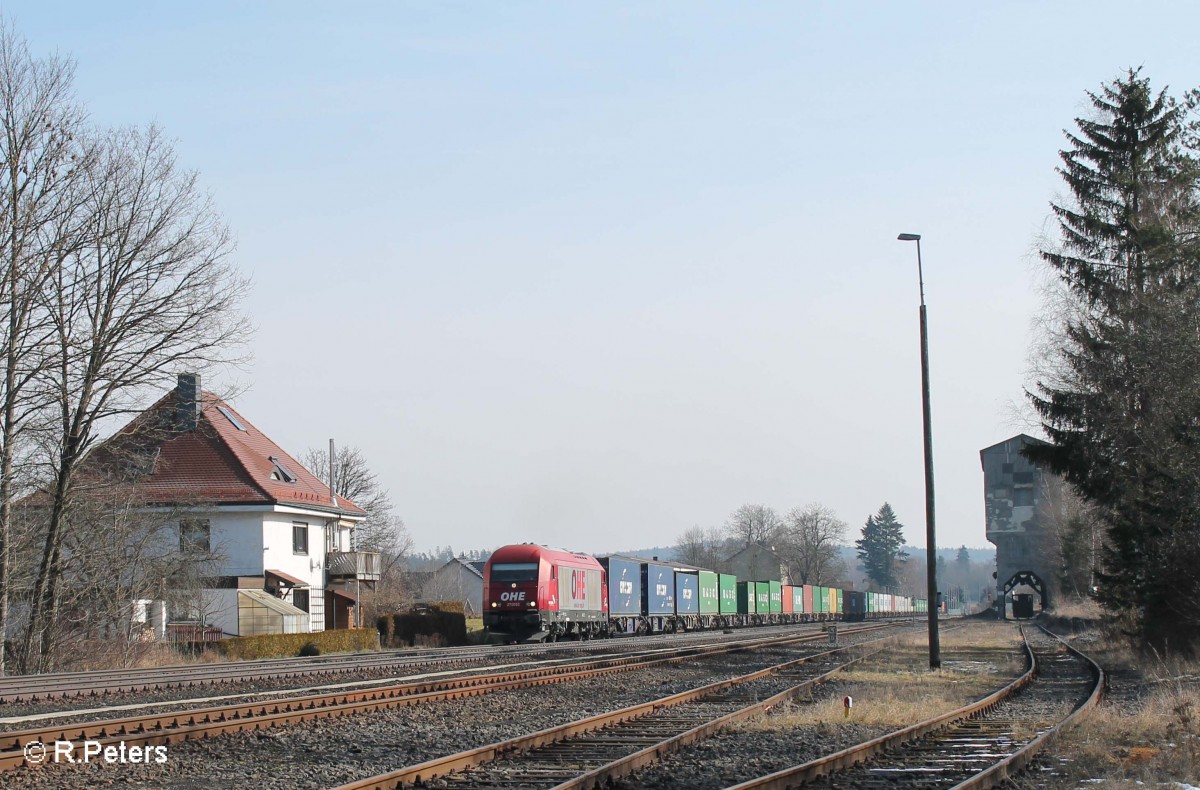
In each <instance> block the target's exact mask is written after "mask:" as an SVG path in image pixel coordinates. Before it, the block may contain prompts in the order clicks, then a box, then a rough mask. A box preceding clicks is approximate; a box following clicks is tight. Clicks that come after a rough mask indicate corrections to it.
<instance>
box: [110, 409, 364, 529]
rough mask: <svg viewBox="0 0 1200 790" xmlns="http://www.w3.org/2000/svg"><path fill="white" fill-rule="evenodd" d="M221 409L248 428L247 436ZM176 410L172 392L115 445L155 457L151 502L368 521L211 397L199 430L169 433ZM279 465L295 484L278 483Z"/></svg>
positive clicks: (146, 485) (144, 482)
mask: <svg viewBox="0 0 1200 790" xmlns="http://www.w3.org/2000/svg"><path fill="white" fill-rule="evenodd" d="M218 407H220V408H218ZM221 408H223V409H225V410H227V411H228V412H229V413H230V414H232V415H233V416H234V418H236V419H237V421H238V422H240V423H241V425H242V427H243V428H245V430H239V429H238V428H237V427H236V426H235V425H234V424H233V423H232V422H231V421H230V420H229V418H228V417H226V416H225V415H224V414H222V413H221ZM174 409H175V391H172V392H171V393H168V394H167V395H166V396H165V397H163V398H161V399H160V400H159V401H158V402H157V403H155V404H154V405H153V406H151V407H150V408H149V409H147V410H146V411H145V412H142V414H140V415H139V416H138V417H137V418H135V419H134V420H133V421H132V422H131V423H130V424H129V425H127V426H126V427H125V428H124V429H122V430H121V431H119V432H118V433H117V435H116V436H114V437H113V439H111V440H109V442H111V443H114V444H117V443H120V444H124V445H127V446H136V447H137V453H138V454H139V455H141V456H142V457H146V458H153V462H152V467H151V469H149V470H147V471H149V474H146V475H144V476H143V477H141V479H140V480H139V482H138V487H139V489H140V490H141V491H142V492H143V493H144V495H145V496H146V498H147V499H148V500H149V501H151V502H155V503H159V504H172V505H180V504H189V503H196V504H208V503H212V504H260V503H261V504H278V505H293V506H296V507H307V508H316V509H318V510H328V511H334V512H337V513H341V514H345V515H348V516H358V517H362V516H365V515H366V513H365V512H364V511H363V510H362V509H361V508H359V507H358V506H357V505H355V504H354V503H353V502H351V501H350V500H348V499H345V498H344V497H338V498H337V504H334V502H333V499H332V497H331V496H330V490H329V486H327V485H325V484H324V483H322V482H321V480H320V479H318V478H317V476H316V475H314V474H313V473H312V472H310V471H308V470H307V469H305V468H304V467H303V466H302V465H301V464H300V463H299V462H298V461H297V460H296V459H295V458H293V457H292V456H291V455H289V454H288V453H287V452H285V451H284V450H283V448H281V447H280V446H279V445H277V444H275V442H273V441H271V439H270V438H268V437H267V436H266V434H264V433H263V432H262V431H260V430H258V429H257V428H255V427H254V425H253V424H251V422H250V421H249V420H247V419H246V418H245V417H243V416H242V415H241V414H239V413H238V411H237V410H236V409H234V408H233V407H232V406H230V405H229V404H228V403H226V402H224V401H223V400H221V399H220V398H218V397H217V396H216V395H213V394H212V393H211V392H204V393H203V394H202V408H201V413H200V416H199V420H198V421H197V425H196V428H195V429H194V430H190V431H178V430H166V429H161V426H163V425H169V424H171V422H172V419H173V414H174ZM155 426H159V427H155ZM106 444H107V443H106ZM271 459H275V460H274V461H272V460H271ZM276 463H278V464H279V466H281V467H283V470H282V471H283V472H284V473H286V474H287V475H289V476H290V477H291V478H292V480H291V482H287V481H286V480H273V479H272V473H276V472H277V466H276Z"/></svg>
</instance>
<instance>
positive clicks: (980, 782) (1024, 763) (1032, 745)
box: [953, 625, 1108, 790]
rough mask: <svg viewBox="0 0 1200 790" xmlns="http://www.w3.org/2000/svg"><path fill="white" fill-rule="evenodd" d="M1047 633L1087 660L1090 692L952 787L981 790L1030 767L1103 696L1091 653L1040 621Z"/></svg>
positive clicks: (1103, 683) (1104, 678)
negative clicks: (1059, 716)
mask: <svg viewBox="0 0 1200 790" xmlns="http://www.w3.org/2000/svg"><path fill="white" fill-rule="evenodd" d="M1038 628H1041V629H1042V630H1043V631H1045V632H1046V633H1047V634H1049V635H1050V636H1052V637H1054V638H1055V639H1057V640H1058V641H1059V642H1060V643H1061V644H1062V645H1063V646H1064V647H1066V648H1067V650H1068V651H1069V652H1071V653H1072V654H1074V655H1075V656H1076V657H1077V658H1079V659H1080V660H1082V661H1083V662H1084V663H1085V664H1087V666H1088V669H1089V670H1090V671H1091V673H1092V680H1093V683H1094V686H1093V688H1092V693H1091V694H1089V695H1088V698H1087V699H1086V700H1084V701H1083V703H1082V704H1080V705H1079V706H1078V707H1077V708H1075V710H1073V711H1071V713H1070V714H1069V715H1068V716H1067V717H1066V718H1064V719H1063V720H1062V721H1060V722H1059V723H1058V724H1056V725H1054V726H1053V727H1051V728H1050V729H1049V730H1047V731H1046V732H1043V733H1041V734H1040V735H1038V736H1037V737H1035V738H1034V739H1033V740H1031V741H1030V742H1029V743H1027V744H1025V745H1024V746H1022V747H1021V748H1020V749H1018V750H1017V751H1016V752H1015V753H1013V754H1011V755H1009V756H1008V757H1005V758H1004V759H1003V760H1001V761H1000V762H998V763H996V764H995V765H993V766H992V767H990V768H988V769H987V770H985V771H981V772H980V773H978V774H976V775H975V776H973V777H971V778H970V779H968V780H967V781H965V782H962V783H960V784H958V785H956V786H955V787H954V788H953V790H984V788H990V787H997V786H999V785H1000V784H1002V783H1003V782H1005V781H1006V780H1008V779H1010V778H1012V777H1014V776H1016V775H1017V774H1018V773H1020V772H1021V771H1023V770H1025V769H1026V768H1028V767H1029V764H1030V763H1032V762H1033V761H1034V760H1035V759H1036V758H1037V756H1038V755H1039V754H1041V753H1042V752H1043V751H1045V750H1046V749H1047V748H1049V746H1050V745H1051V744H1052V743H1053V742H1054V741H1055V740H1056V739H1057V738H1059V737H1060V736H1061V735H1062V734H1063V732H1065V731H1066V730H1067V729H1068V728H1070V727H1073V726H1075V725H1076V724H1078V723H1079V722H1080V721H1081V720H1082V719H1083V717H1084V716H1085V715H1086V714H1087V712H1088V711H1091V710H1092V709H1094V708H1095V707H1097V706H1098V705H1099V704H1100V702H1101V700H1103V699H1104V694H1105V691H1106V690H1107V689H1108V675H1107V674H1105V672H1104V668H1103V667H1101V666H1100V664H1098V663H1097V662H1096V661H1095V660H1094V659H1093V658H1092V657H1091V656H1088V655H1086V654H1085V653H1082V652H1081V651H1079V650H1078V649H1076V648H1075V646H1074V645H1072V644H1070V643H1069V642H1067V641H1066V640H1065V639H1063V638H1062V637H1061V636H1059V635H1058V634H1056V633H1054V632H1053V631H1051V630H1050V629H1048V628H1046V627H1045V626H1044V625H1039V626H1038Z"/></svg>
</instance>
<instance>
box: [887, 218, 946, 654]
mask: <svg viewBox="0 0 1200 790" xmlns="http://www.w3.org/2000/svg"><path fill="white" fill-rule="evenodd" d="M896 239H897V240H899V241H915V242H916V243H917V281H918V283H920V286H921V411H922V417H923V422H924V427H925V547H926V548H925V555H926V557H927V564H928V565H929V568H928V570H927V572H926V580H927V583H928V590H927V594H928V596H929V606H928V607H927V608H928V609H929V668H930V669H937V668H938V667H940V666H941V665H942V647H941V644H940V643H939V640H938V607H937V541H936V540H935V537H934V526H933V524H934V519H933V433H932V431H931V430H930V427H929V422H930V421H929V328H928V322H927V320H926V318H925V274H924V272H922V270H921V234H919V233H901V234H900V235H899V236H897V237H896Z"/></svg>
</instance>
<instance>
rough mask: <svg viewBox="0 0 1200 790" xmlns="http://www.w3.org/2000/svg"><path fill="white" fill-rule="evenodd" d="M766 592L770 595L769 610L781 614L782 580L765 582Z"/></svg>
mask: <svg viewBox="0 0 1200 790" xmlns="http://www.w3.org/2000/svg"><path fill="white" fill-rule="evenodd" d="M767 592H768V594H769V595H770V596H771V612H772V613H773V614H781V613H782V612H783V582H776V581H770V582H767Z"/></svg>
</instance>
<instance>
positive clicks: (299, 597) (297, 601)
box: [292, 590, 308, 612]
mask: <svg viewBox="0 0 1200 790" xmlns="http://www.w3.org/2000/svg"><path fill="white" fill-rule="evenodd" d="M292 606H294V607H296V608H297V609H299V610H301V611H303V612H307V611H308V590H292Z"/></svg>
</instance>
